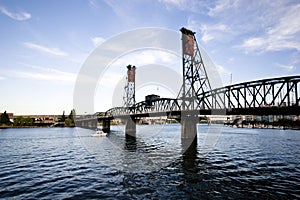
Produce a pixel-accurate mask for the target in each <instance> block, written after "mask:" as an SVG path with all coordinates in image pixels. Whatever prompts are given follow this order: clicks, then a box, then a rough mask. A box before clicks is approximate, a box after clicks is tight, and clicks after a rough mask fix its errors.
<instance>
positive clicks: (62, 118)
mask: <svg viewBox="0 0 300 200" xmlns="http://www.w3.org/2000/svg"><path fill="white" fill-rule="evenodd" d="M59 121H60V122H65V121H66V116H65V111H64V112H63V114H62V116H61V118H60V120H59Z"/></svg>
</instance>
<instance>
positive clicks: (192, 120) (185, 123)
mask: <svg viewBox="0 0 300 200" xmlns="http://www.w3.org/2000/svg"><path fill="white" fill-rule="evenodd" d="M198 121H199V118H198V113H197V112H192V111H191V112H184V113H182V115H181V119H180V123H181V138H182V139H196V138H197V123H198Z"/></svg>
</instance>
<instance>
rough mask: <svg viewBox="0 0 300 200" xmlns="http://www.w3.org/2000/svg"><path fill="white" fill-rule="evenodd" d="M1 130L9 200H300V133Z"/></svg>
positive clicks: (1, 194)
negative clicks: (193, 136) (191, 137)
mask: <svg viewBox="0 0 300 200" xmlns="http://www.w3.org/2000/svg"><path fill="white" fill-rule="evenodd" d="M112 129H113V130H112V131H111V133H110V134H109V135H108V136H107V137H103V138H94V137H91V136H90V134H91V133H93V132H92V131H90V130H85V129H80V128H33V129H0V149H1V150H0V183H1V186H0V198H1V199H11V198H12V199H68V198H71V199H100V198H106V199H166V198H167V199H300V190H299V185H300V131H295V130H274V129H242V128H230V127H224V126H221V125H211V126H208V125H202V124H201V125H198V137H197V141H193V142H191V141H186V140H181V137H180V126H179V125H149V126H146V125H145V126H138V127H137V137H136V138H128V137H127V138H126V137H125V135H124V132H123V130H124V127H122V126H113V127H112Z"/></svg>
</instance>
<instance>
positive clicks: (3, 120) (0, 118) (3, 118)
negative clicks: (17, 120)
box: [0, 111, 11, 125]
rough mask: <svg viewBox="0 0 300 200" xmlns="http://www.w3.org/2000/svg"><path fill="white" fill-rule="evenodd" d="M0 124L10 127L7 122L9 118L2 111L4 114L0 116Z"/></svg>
mask: <svg viewBox="0 0 300 200" xmlns="http://www.w3.org/2000/svg"><path fill="white" fill-rule="evenodd" d="M0 124H6V125H10V124H11V122H10V121H9V116H8V114H7V113H6V111H4V113H2V114H1V115H0Z"/></svg>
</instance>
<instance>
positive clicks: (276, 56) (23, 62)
mask: <svg viewBox="0 0 300 200" xmlns="http://www.w3.org/2000/svg"><path fill="white" fill-rule="evenodd" d="M0 27H1V29H0V30H1V31H0V44H1V45H0V91H1V96H0V112H4V111H5V110H6V111H7V112H13V113H14V114H15V115H26V114H62V112H63V111H66V113H69V112H70V110H71V109H72V108H73V93H74V87H75V82H76V78H77V75H78V73H79V72H80V70H81V68H82V66H83V64H84V63H85V61H86V60H87V59H88V57H89V55H90V54H91V53H92V52H93V51H94V50H95V49H96V48H97V47H99V45H101V44H103V43H104V42H105V41H107V40H109V39H111V38H112V37H114V36H116V35H118V34H122V33H124V32H127V31H131V30H135V29H140V28H145V27H157V28H163V29H168V30H174V31H178V33H180V32H179V29H180V28H181V27H186V28H189V29H191V30H193V31H195V32H196V39H197V42H198V44H199V46H200V47H201V48H202V49H203V50H204V51H205V52H206V54H207V55H208V56H209V57H210V59H211V60H212V62H213V63H214V64H215V66H216V68H217V69H218V72H219V74H220V76H221V79H222V83H223V85H224V86H225V85H228V84H234V83H240V82H244V81H250V80H258V79H264V78H272V77H281V76H289V75H299V74H300V60H299V59H300V2H299V1H298V0H260V1H248V0H130V1H129V0H64V1H58V0H43V1H39V0H27V1H18V0H0ZM180 59H181V58H180V57H178V56H174V55H170V54H168V53H166V52H163V51H154V50H146V51H140V52H133V53H131V54H128V55H125V56H123V57H121V58H119V59H117V60H115V62H114V63H113V64H111V66H110V70H108V71H107V74H106V76H105V77H104V78H102V80H99V85H98V86H97V89H96V91H95V105H94V111H95V112H96V111H106V110H107V109H109V108H111V107H113V106H115V105H114V103H113V101H114V99H113V98H115V97H114V95H113V93H114V91H116V85H117V84H118V83H120V81H121V80H122V79H123V80H124V76H125V75H126V66H127V64H133V65H136V66H137V69H138V67H139V65H147V64H158V65H161V64H162V65H164V66H172V67H174V70H175V71H178V73H180V71H181V67H182V66H181V60H180ZM137 76H138V70H137ZM121 82H122V81H121ZM137 89H138V90H137V91H136V92H137V94H136V97H137V101H140V100H143V98H144V95H145V94H147V93H148V94H149V93H151V94H152V93H155V94H159V95H160V96H166V97H176V95H177V94H176V92H174V91H170V90H168V88H164V86H163V85H158V84H155V83H154V84H153V85H149V84H148V85H144V86H143V85H141V86H139V88H137ZM100 91H101V92H100ZM120 93H122V91H120Z"/></svg>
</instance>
